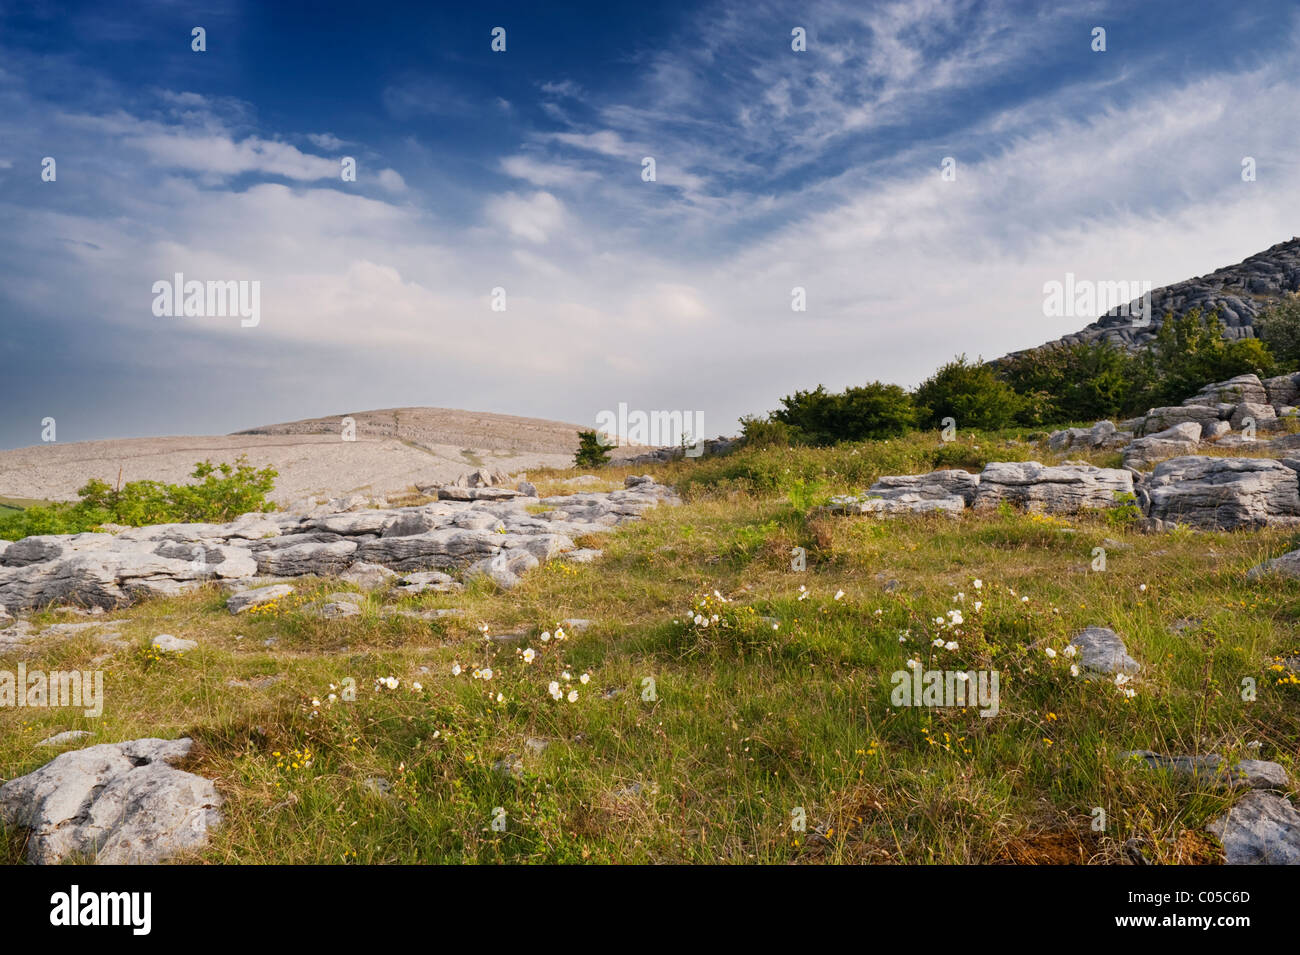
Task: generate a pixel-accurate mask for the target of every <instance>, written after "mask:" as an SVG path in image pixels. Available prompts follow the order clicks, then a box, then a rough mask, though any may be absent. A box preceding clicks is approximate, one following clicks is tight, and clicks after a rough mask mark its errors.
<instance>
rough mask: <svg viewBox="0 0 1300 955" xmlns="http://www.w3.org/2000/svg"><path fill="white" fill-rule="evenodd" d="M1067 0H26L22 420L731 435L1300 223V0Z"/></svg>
mask: <svg viewBox="0 0 1300 955" xmlns="http://www.w3.org/2000/svg"><path fill="white" fill-rule="evenodd" d="M1059 6H1060V7H1066V8H1068V9H1057V7H1058V5H1057V4H1046V3H1044V4H1024V3H1001V2H987V3H963V2H936V0H917V2H906V0H901V2H890V3H873V2H859V3H813V4H765V3H761V2H741V3H698V4H672V3H670V4H627V5H623V4H616V3H601V4H564V5H555V4H545V5H543V4H537V3H519V4H493V3H483V4H446V5H441V4H418V5H411V6H410V7H409V8H406V7H404V6H403V5H401V4H382V5H381V4H375V5H373V8H371V7H368V6H367V5H364V4H361V5H358V4H347V5H343V4H339V5H330V4H310V5H308V4H302V5H298V4H276V3H246V4H245V3H230V4H221V3H215V4H201V5H195V4H184V3H141V4H132V5H130V6H127V5H121V6H119V5H115V4H110V5H105V4H102V3H88V4H76V3H72V4H68V3H58V4H53V3H51V4H41V3H36V4H32V3H26V4H13V3H6V2H3V0H0V219H2V221H3V222H4V224H5V228H4V229H3V230H0V329H2V334H0V401H2V402H3V407H4V408H5V410H6V414H5V415H3V416H2V417H0V447H18V446H24V445H29V444H35V443H38V442H39V441H40V431H41V419H42V418H44V417H47V416H50V417H54V418H55V419H56V420H57V422H58V437H59V439H60V440H61V441H75V440H83V439H91V438H100V437H125V436H135V435H158V434H196V433H224V432H227V431H233V430H237V429H241V428H246V427H252V426H255V425H257V424H264V423H270V422H274V421H282V420H289V419H294V418H300V417H309V416H317V415H324V414H335V413H345V412H348V411H358V410H364V409H369V408H379V407H394V406H404V405H435V406H443V407H456V408H467V409H473V410H486V411H497V412H504V413H513V414H523V415H536V416H539V417H547V418H557V419H562V420H568V421H574V422H578V423H587V424H594V422H595V418H596V415H597V413H598V412H599V411H601V410H604V409H614V408H617V407H618V405H619V403H620V402H625V403H627V404H628V406H629V407H630V408H633V409H637V408H640V409H646V410H653V409H662V410H684V411H685V410H690V411H702V412H703V414H704V420H705V423H706V431H707V432H708V433H709V434H717V433H734V432H735V431H736V418H737V417H738V416H739V415H741V414H745V413H750V412H762V411H766V410H768V409H770V408H772V407H774V406H776V404H777V402H778V400H779V398H780V396H781V395H784V394H788V393H790V392H791V391H793V390H795V389H797V388H806V387H812V386H814V385H816V384H818V383H823V384H826V385H827V386H828V387H832V388H842V387H844V386H846V385H850V384H859V383H862V382H864V381H868V380H871V379H877V378H879V379H883V380H887V381H896V382H898V383H900V384H904V385H909V386H910V385H913V384H915V383H917V382H918V381H919V380H920V379H922V378H923V377H925V376H926V375H927V374H928V373H929V372H930V371H932V370H933V369H934V368H935V367H936V366H937V365H938V364H940V363H941V362H943V361H944V360H946V359H948V358H950V357H951V356H952V355H953V354H955V353H958V352H966V353H968V354H969V355H971V356H975V355H984V356H985V357H993V356H996V355H999V354H1003V353H1005V352H1007V351H1010V350H1014V349H1018V348H1024V347H1030V346H1033V345H1036V344H1040V343H1042V342H1043V341H1046V340H1049V339H1051V338H1055V337H1057V336H1059V335H1061V334H1064V333H1066V332H1069V331H1074V330H1076V329H1077V328H1079V327H1081V326H1082V325H1084V324H1086V322H1087V320H1088V319H1087V318H1071V317H1064V318H1046V317H1044V315H1043V308H1042V302H1043V284H1044V283H1045V282H1048V281H1052V280H1060V279H1062V278H1063V277H1064V274H1065V273H1066V272H1067V271H1069V272H1074V273H1075V274H1076V275H1077V276H1079V277H1081V278H1092V279H1095V280H1133V281H1151V282H1152V283H1153V284H1154V285H1157V286H1158V285H1161V284H1166V283H1168V282H1172V281H1177V280H1180V279H1183V278H1187V277H1190V276H1192V275H1198V274H1202V273H1204V272H1207V271H1210V270H1212V269H1214V268H1217V267H1219V266H1222V265H1226V264H1230V263H1232V262H1236V261H1238V260H1240V259H1242V258H1244V257H1246V256H1247V255H1250V254H1251V253H1253V252H1256V251H1259V250H1260V249H1262V248H1265V247H1267V246H1269V245H1272V244H1274V243H1276V242H1279V241H1283V240H1285V239H1288V238H1290V237H1291V236H1292V235H1293V234H1295V233H1296V232H1297V231H1300V230H1298V229H1296V228H1295V225H1296V221H1297V217H1296V213H1295V211H1294V210H1296V209H1298V208H1300V185H1298V183H1300V179H1298V177H1297V175H1296V173H1297V160H1296V156H1297V155H1300V152H1298V150H1297V146H1298V145H1300V144H1298V143H1297V137H1298V136H1300V127H1297V126H1296V123H1295V117H1296V116H1297V115H1300V109H1297V107H1300V95H1298V94H1300V70H1297V66H1300V55H1298V54H1300V16H1298V13H1300V11H1297V9H1296V8H1295V6H1294V5H1293V4H1290V3H1282V2H1277V3H1267V2H1266V3H1254V4H1250V5H1249V6H1245V5H1240V4H1237V3H1198V4H1196V5H1195V6H1194V9H1193V7H1192V5H1188V4H1185V3H1181V2H1179V3H1174V2H1143V3H1123V4H1112V3H1088V2H1084V3H1078V4H1069V5H1059ZM195 26H202V27H204V29H205V30H206V31H207V50H206V51H205V52H201V53H199V52H194V51H192V50H191V48H190V47H191V29H192V28H193V27H195ZM496 26H501V27H504V28H505V29H506V51H505V52H503V53H494V52H493V51H492V50H491V48H490V43H491V30H492V28H493V27H496ZM796 26H800V27H803V28H805V29H806V31H807V37H808V41H807V44H808V49H807V51H806V52H803V53H796V52H794V51H792V50H791V48H790V32H791V29H792V28H793V27H796ZM1096 26H1101V27H1104V28H1105V29H1106V31H1107V36H1106V40H1107V50H1106V51H1105V52H1104V53H1098V52H1094V51H1093V50H1092V49H1091V32H1092V29H1093V28H1094V27H1096ZM46 156H51V157H54V158H55V159H56V162H57V180H56V181H54V182H43V181H42V180H41V160H42V158H43V157H46ZM343 156H351V157H354V158H355V159H356V161H357V167H358V176H357V181H356V182H343V181H342V180H341V178H340V176H339V169H340V158H341V157H343ZM646 156H652V157H654V158H655V162H656V172H657V181H655V182H653V183H648V182H644V181H642V178H641V171H642V159H643V157H646ZM945 156H952V157H954V158H955V159H956V160H957V177H956V179H955V180H954V181H951V182H946V181H943V180H942V179H941V177H940V162H941V160H942V158H943V157H945ZM1245 156H1250V157H1253V158H1254V159H1255V160H1256V164H1257V170H1258V174H1257V179H1256V181H1254V182H1243V181H1242V178H1241V174H1240V171H1241V161H1242V158H1243V157H1245ZM175 272H183V273H184V274H185V275H186V277H187V278H191V279H199V280H222V281H226V280H235V281H239V280H246V281H254V280H255V281H259V282H260V283H261V294H262V305H261V320H260V323H259V324H258V325H257V326H256V327H248V328H246V327H241V326H240V323H239V321H238V320H237V319H236V320H230V319H225V318H220V317H203V318H198V317H191V318H159V317H156V316H154V315H153V313H152V311H151V303H152V301H153V294H152V292H151V287H152V284H153V283H154V282H155V281H158V280H160V279H169V278H170V277H171V276H172V275H173V274H174V273H175ZM794 286H801V287H804V288H806V289H807V297H808V309H807V311H806V312H792V311H791V308H790V301H791V295H790V290H791V289H792V288H793V287H794ZM494 287H503V288H505V289H506V293H507V303H508V304H507V310H506V311H505V312H493V311H492V310H491V309H490V307H489V306H490V295H491V290H492V289H493V288H494Z"/></svg>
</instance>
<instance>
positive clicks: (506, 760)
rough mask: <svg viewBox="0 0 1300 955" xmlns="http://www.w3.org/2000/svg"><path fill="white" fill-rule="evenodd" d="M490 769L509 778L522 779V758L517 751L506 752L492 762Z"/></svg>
mask: <svg viewBox="0 0 1300 955" xmlns="http://www.w3.org/2000/svg"><path fill="white" fill-rule="evenodd" d="M492 770H493V772H497V773H500V774H501V775H502V776H509V777H510V778H511V779H523V778H524V760H523V758H522V757H521V756H520V755H519V754H518V753H506V755H505V756H503V757H501V758H500V759H498V760H496V761H495V762H494V763H493V764H492Z"/></svg>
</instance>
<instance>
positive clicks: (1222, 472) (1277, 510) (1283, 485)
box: [1144, 455, 1300, 530]
mask: <svg viewBox="0 0 1300 955" xmlns="http://www.w3.org/2000/svg"><path fill="white" fill-rule="evenodd" d="M1144 487H1145V490H1146V491H1147V494H1148V496H1149V501H1150V505H1149V507H1150V509H1149V511H1148V518H1149V521H1150V523H1151V525H1152V527H1153V528H1154V529H1157V530H1159V529H1164V528H1166V527H1168V526H1170V525H1173V524H1186V525H1188V526H1190V527H1198V528H1205V529H1213V530H1236V529H1237V528H1252V527H1266V526H1273V525H1279V526H1294V525H1295V524H1298V523H1300V492H1298V491H1297V483H1296V472H1295V471H1293V470H1291V469H1290V468H1289V467H1287V466H1286V465H1284V464H1282V463H1281V462H1279V461H1274V460H1272V459H1271V458H1212V457H1205V456H1203V455H1192V456H1188V457H1180V458H1172V459H1170V460H1168V461H1162V462H1161V463H1160V464H1158V465H1156V469H1155V471H1154V472H1152V475H1151V478H1150V480H1149V481H1147V482H1146V484H1145V485H1144Z"/></svg>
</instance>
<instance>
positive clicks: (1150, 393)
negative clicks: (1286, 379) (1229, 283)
mask: <svg viewBox="0 0 1300 955" xmlns="http://www.w3.org/2000/svg"><path fill="white" fill-rule="evenodd" d="M1275 365H1276V362H1275V361H1274V359H1273V355H1272V353H1271V352H1270V351H1269V349H1268V346H1267V345H1266V344H1264V343H1263V342H1262V341H1260V340H1259V339H1257V338H1243V339H1237V340H1235V341H1229V340H1227V339H1225V338H1224V337H1223V323H1222V322H1221V321H1220V320H1219V315H1218V312H1212V313H1210V315H1209V316H1208V317H1203V316H1202V314H1201V310H1200V309H1198V308H1194V309H1192V310H1191V311H1189V312H1188V313H1187V314H1185V315H1181V316H1178V317H1174V316H1173V315H1172V314H1168V315H1166V316H1165V320H1164V322H1163V323H1162V324H1161V325H1160V328H1159V330H1158V331H1157V332H1156V340H1155V342H1154V343H1152V345H1151V346H1150V347H1149V348H1148V349H1147V351H1146V352H1145V353H1144V354H1143V355H1142V356H1141V359H1140V361H1139V363H1138V366H1137V369H1136V373H1135V375H1134V378H1135V380H1136V381H1137V383H1138V386H1137V388H1136V389H1135V391H1134V397H1133V400H1132V402H1131V406H1130V407H1131V409H1132V410H1133V411H1135V412H1140V411H1145V410H1146V409H1148V408H1153V407H1162V406H1166V405H1176V404H1178V403H1180V402H1181V401H1182V400H1183V399H1184V398H1189V397H1191V396H1192V395H1194V394H1196V392H1198V391H1200V390H1201V388H1203V387H1204V386H1205V385H1207V384H1210V383H1211V382H1215V381H1224V380H1226V379H1228V378H1235V377H1236V376H1237V375H1244V374H1248V373H1251V374H1256V375H1259V376H1261V377H1267V376H1269V375H1271V374H1272V373H1273V369H1274V367H1275Z"/></svg>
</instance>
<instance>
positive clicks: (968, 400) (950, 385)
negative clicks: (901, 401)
mask: <svg viewBox="0 0 1300 955" xmlns="http://www.w3.org/2000/svg"><path fill="white" fill-rule="evenodd" d="M912 397H913V401H914V402H915V404H916V408H917V414H918V418H919V420H920V422H921V424H923V425H926V426H929V427H938V426H940V425H941V424H942V423H943V419H944V418H949V417H950V418H953V419H954V420H956V422H957V425H958V427H961V428H982V429H986V430H993V429H997V428H1005V427H1007V426H1008V425H1010V424H1012V423H1013V422H1014V420H1015V419H1016V416H1017V415H1018V414H1019V413H1020V412H1021V409H1022V408H1023V407H1024V405H1025V400H1024V399H1023V398H1022V397H1021V396H1020V395H1018V394H1016V392H1015V391H1014V390H1013V389H1012V388H1011V386H1010V385H1008V384H1007V383H1006V382H1005V381H1003V380H1002V379H1001V378H999V377H998V376H997V375H996V374H995V373H994V371H993V369H992V368H991V367H990V366H988V365H986V364H984V363H983V361H973V362H972V361H968V360H967V359H966V356H965V355H958V356H957V357H956V358H954V359H953V360H952V361H950V362H948V363H947V364H946V365H944V366H942V367H941V368H940V369H939V370H938V371H936V372H935V373H934V374H933V375H931V376H930V377H929V378H927V379H926V380H925V381H923V382H921V384H920V385H919V386H917V389H916V391H915V392H914V393H913V396H912Z"/></svg>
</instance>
